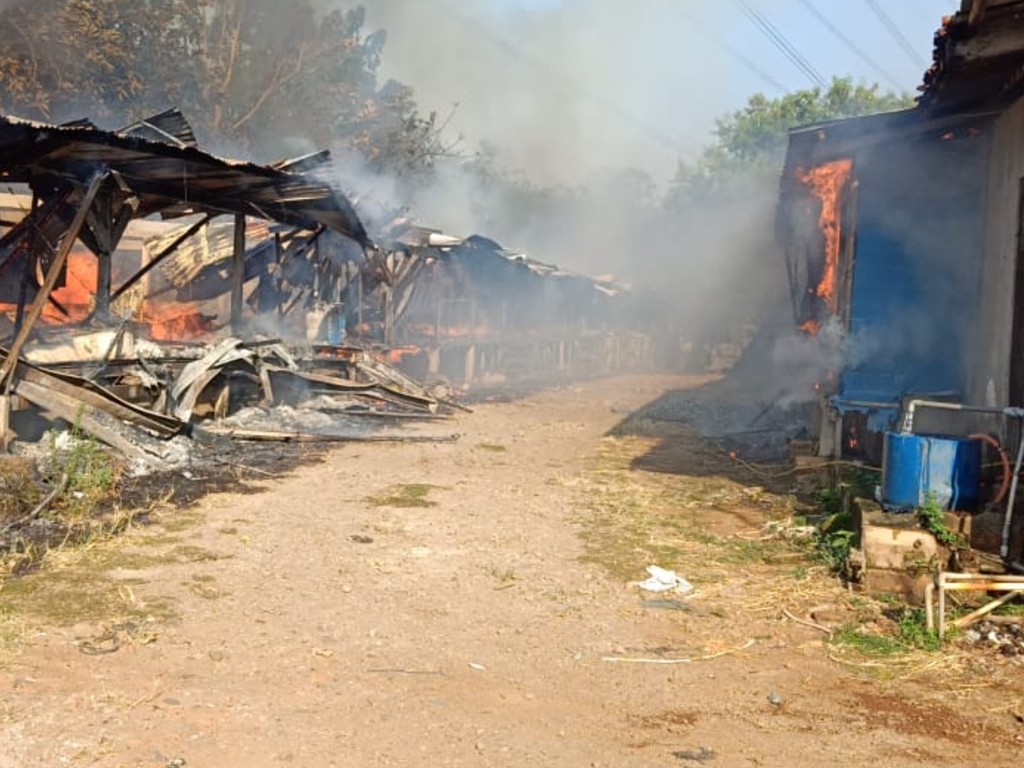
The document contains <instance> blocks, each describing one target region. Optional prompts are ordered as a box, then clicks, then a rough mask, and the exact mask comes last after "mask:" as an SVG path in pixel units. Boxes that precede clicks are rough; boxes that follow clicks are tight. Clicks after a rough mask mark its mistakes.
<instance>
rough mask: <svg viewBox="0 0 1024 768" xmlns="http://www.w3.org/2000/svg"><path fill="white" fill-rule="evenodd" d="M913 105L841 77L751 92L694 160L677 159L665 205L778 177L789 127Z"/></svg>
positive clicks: (720, 122)
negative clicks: (784, 90)
mask: <svg viewBox="0 0 1024 768" xmlns="http://www.w3.org/2000/svg"><path fill="white" fill-rule="evenodd" d="M911 106H913V98H912V97H911V96H910V95H908V94H894V93H890V92H884V93H883V92H881V91H880V90H879V87H878V86H877V85H870V86H868V85H860V84H855V83H854V82H853V80H852V79H850V78H839V77H836V78H833V79H832V84H831V85H830V86H829V88H828V89H827V90H822V89H821V88H813V89H809V90H803V91H794V92H793V93H789V94H786V95H785V96H782V97H779V98H776V99H769V98H767V97H766V96H764V95H763V94H760V93H758V94H755V95H753V96H751V97H750V98H749V99H748V101H747V104H746V106H745V107H744V108H743V109H740V110H738V111H736V112H733V113H732V114H731V115H728V116H726V117H723V118H720V119H719V120H718V121H716V124H715V130H714V136H715V141H714V142H712V143H711V144H710V145H708V146H707V147H706V148H705V149H704V151H703V152H702V153H701V155H700V157H698V158H697V160H696V161H695V162H692V163H685V162H680V164H679V167H678V169H677V171H676V175H675V177H674V178H673V180H672V183H671V185H670V193H669V196H668V198H667V202H668V205H669V207H670V208H671V207H676V208H678V207H680V206H686V205H692V204H694V203H695V202H697V201H700V200H707V199H708V196H709V195H711V196H716V195H720V194H723V193H724V194H726V195H734V194H737V193H742V190H743V189H745V188H747V187H748V186H749V184H750V183H751V181H752V180H754V179H758V178H760V179H765V178H771V177H777V176H778V173H779V170H780V169H781V167H782V162H783V159H784V155H785V150H786V140H787V137H788V134H789V131H790V129H792V128H795V127H797V126H800V125H808V124H811V123H817V122H822V121H826V120H837V119H843V118H850V117H860V116H862V115H868V114H875V113H879V112H891V111H893V110H897V109H904V108H907V107H911Z"/></svg>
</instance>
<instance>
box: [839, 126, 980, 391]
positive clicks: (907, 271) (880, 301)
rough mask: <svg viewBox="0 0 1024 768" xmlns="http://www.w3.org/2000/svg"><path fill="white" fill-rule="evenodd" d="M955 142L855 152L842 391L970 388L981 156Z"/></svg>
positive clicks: (978, 255)
mask: <svg viewBox="0 0 1024 768" xmlns="http://www.w3.org/2000/svg"><path fill="white" fill-rule="evenodd" d="M948 144H949V143H947V142H932V143H931V144H918V145H906V144H894V145H889V146H887V147H883V148H881V149H877V150H874V151H873V152H872V153H871V154H870V155H869V156H866V157H861V158H857V159H855V171H854V172H855V174H856V175H857V179H858V195H857V223H856V248H855V255H854V265H853V284H852V290H851V294H850V322H849V328H848V333H847V337H846V361H847V367H846V369H845V371H844V373H843V376H842V380H841V386H840V397H841V399H844V400H866V401H872V402H896V401H898V400H899V399H900V397H901V396H903V395H905V394H911V393H912V394H948V393H956V394H959V395H962V394H963V393H964V392H965V390H966V384H967V370H966V366H967V362H966V361H967V360H968V359H969V355H968V350H967V349H966V344H967V343H968V339H970V338H972V337H971V329H972V328H973V324H974V322H975V317H976V314H977V313H976V306H977V293H978V285H979V269H980V263H981V259H980V255H981V245H980V238H981V230H980V226H979V220H980V219H979V216H980V186H979V182H978V179H979V178H980V176H978V175H975V174H974V173H973V172H972V170H976V167H977V166H976V162H977V160H978V159H979V158H977V157H974V156H973V155H970V154H968V155H964V154H963V151H962V150H961V149H960V147H952V146H948ZM964 149H965V150H967V151H969V150H971V149H972V147H970V146H965V147H964Z"/></svg>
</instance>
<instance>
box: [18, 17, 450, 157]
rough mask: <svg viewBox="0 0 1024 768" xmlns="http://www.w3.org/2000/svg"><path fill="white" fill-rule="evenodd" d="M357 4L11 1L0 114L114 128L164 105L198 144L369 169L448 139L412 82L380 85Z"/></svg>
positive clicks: (433, 149)
mask: <svg viewBox="0 0 1024 768" xmlns="http://www.w3.org/2000/svg"><path fill="white" fill-rule="evenodd" d="M364 27H365V13H364V10H363V8H362V7H360V6H356V7H353V8H351V9H349V10H340V9H337V10H332V11H330V12H328V13H324V14H319V13H316V12H315V11H314V8H313V6H312V4H311V2H310V0H291V1H290V2H287V3H281V2H274V1H273V0H13V2H9V3H7V4H6V5H5V10H4V11H3V12H2V13H0V39H3V40H5V47H4V49H3V50H2V51H0V110H2V111H4V112H6V113H9V114H17V115H22V116H25V117H31V118H37V119H44V120H64V119H70V118H75V117H82V116H88V117H93V118H96V119H98V120H99V121H101V122H103V123H106V124H110V125H117V124H123V123H128V122H131V121H133V120H135V119H138V118H140V117H143V116H145V115H146V114H149V113H153V112H157V111H160V110H163V109H165V108H166V107H168V106H170V105H178V106H180V107H181V108H182V110H183V111H184V112H185V114H186V115H187V116H188V118H189V119H190V121H191V122H192V123H193V125H194V127H195V129H196V133H197V135H198V137H199V139H200V141H201V143H203V144H204V145H206V146H209V147H210V148H212V149H215V150H219V151H222V152H224V153H230V154H238V153H240V152H241V153H245V154H248V155H253V156H256V157H257V158H258V159H264V160H270V159H275V158H276V157H279V156H282V155H287V154H293V153H295V152H301V151H305V150H307V149H310V148H312V147H321V146H332V145H333V146H335V147H340V148H342V149H347V150H352V151H355V152H359V153H361V154H362V155H363V156H364V157H366V158H367V160H368V161H369V162H370V163H371V165H375V166H380V167H385V166H389V165H391V166H394V167H399V168H402V169H409V168H414V167H415V168H419V167H424V166H429V164H430V162H431V160H432V158H433V157H434V156H435V155H436V154H438V153H440V152H442V151H444V150H445V149H446V147H445V145H444V144H443V143H442V142H441V138H440V134H441V128H442V125H441V124H439V121H438V120H437V116H436V115H433V114H431V115H427V116H422V115H420V114H419V112H418V110H417V106H416V102H415V100H414V98H413V93H412V91H411V90H410V89H409V88H408V87H406V86H404V85H402V84H400V83H396V82H393V81H389V82H386V83H384V84H379V83H378V78H377V72H378V69H379V66H380V61H381V56H382V52H383V48H384V43H385V41H386V36H385V33H384V32H383V31H373V32H367V31H366V30H365V29H364Z"/></svg>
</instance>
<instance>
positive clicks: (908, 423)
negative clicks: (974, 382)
mask: <svg viewBox="0 0 1024 768" xmlns="http://www.w3.org/2000/svg"><path fill="white" fill-rule="evenodd" d="M919 407H924V408H932V409H935V410H940V411H970V412H972V413H998V414H1003V415H1005V416H1017V417H1021V416H1024V409H1021V408H1005V407H1004V408H998V407H995V406H985V405H968V404H965V403H947V402H944V401H942V400H918V399H915V400H911V401H910V402H909V403H907V412H906V413H905V414H904V415H903V426H902V428H901V430H900V431H901V432H903V434H905V435H909V434H911V433H912V432H913V431H914V412H915V411H916V410H917V409H918V408H919Z"/></svg>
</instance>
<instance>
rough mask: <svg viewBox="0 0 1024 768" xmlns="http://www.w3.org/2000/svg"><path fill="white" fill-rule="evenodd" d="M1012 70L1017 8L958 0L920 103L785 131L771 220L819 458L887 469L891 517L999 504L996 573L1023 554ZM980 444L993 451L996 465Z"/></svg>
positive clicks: (1020, 48) (1012, 3)
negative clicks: (806, 359) (812, 359)
mask: <svg viewBox="0 0 1024 768" xmlns="http://www.w3.org/2000/svg"><path fill="white" fill-rule="evenodd" d="M1022 72H1024V2H1020V0H964V2H963V4H962V7H961V9H960V10H959V12H958V13H956V14H955V15H953V16H952V17H949V18H947V19H945V20H944V21H943V25H942V27H941V29H939V31H938V33H937V34H936V38H935V52H934V63H933V65H932V67H931V68H930V69H929V70H928V72H927V73H926V74H925V77H924V84H923V86H922V87H921V95H920V97H919V98H918V103H917V105H916V107H914V108H913V109H909V110H905V111H900V112H894V113H888V114H880V115H873V116H868V117H861V118H854V119H849V120H839V121H834V122H827V123H822V124H818V125H810V126H805V127H802V128H798V129H796V130H794V131H792V132H791V134H790V139H789V148H788V154H787V158H786V165H785V169H784V172H783V178H782V186H781V195H780V205H779V208H778V217H777V228H778V235H779V239H780V242H781V243H782V245H783V247H784V250H785V254H786V263H787V270H788V276H789V282H790V290H791V297H792V311H793V321H794V324H795V325H796V326H798V327H799V328H801V329H802V332H803V333H804V334H806V339H807V341H808V343H809V344H810V345H812V346H813V347H814V348H815V349H816V350H817V352H818V354H819V357H820V360H819V365H820V368H821V372H820V375H819V376H818V384H817V389H818V394H819V409H818V418H817V419H816V424H815V427H816V429H815V433H816V434H815V437H816V438H817V441H818V453H819V454H820V455H821V456H830V457H840V456H847V457H851V458H859V459H865V460H867V461H869V462H871V463H875V464H881V465H882V468H883V472H884V476H883V482H882V485H881V488H880V495H881V500H882V501H883V503H885V504H886V505H887V506H889V507H890V508H898V507H904V508H907V507H910V508H912V507H920V506H922V505H923V504H924V502H925V500H926V499H927V498H928V497H929V495H930V494H934V495H935V496H936V497H937V498H938V500H939V501H941V502H942V503H943V504H945V505H946V506H947V507H948V508H951V509H961V510H976V509H984V508H990V509H991V508H998V509H1000V510H1001V511H1003V512H1004V513H1005V525H1003V524H1000V525H999V528H1000V529H1001V537H1000V536H999V534H997V539H998V538H1001V542H999V546H998V547H997V548H998V549H1000V551H1001V554H1002V555H1003V557H1004V559H1008V562H1011V561H1013V560H1015V559H1019V558H1020V557H1021V554H1022V553H1021V552H1020V551H1019V550H1020V543H1021V542H1020V539H1021V536H1020V535H1017V536H1016V541H1017V543H1016V544H1015V545H1014V544H1013V543H1012V541H1011V538H1010V532H1011V518H1012V515H1013V506H1014V496H1015V491H1016V486H1017V479H1016V478H1017V477H1018V476H1019V474H1020V470H1021V462H1020V458H1022V457H1024V450H1019V449H1018V446H1021V445H1024V442H1022V441H1024V438H1022V434H1024V428H1022V423H1024V421H1022V418H1021V417H1022V415H1024V412H1022V411H1020V410H1019V409H1020V408H1021V407H1022V406H1024V239H1022V238H1021V232H1022V231H1024V77H1022ZM980 442H985V443H989V444H998V445H999V448H998V451H999V455H1000V456H1001V457H1002V461H1001V462H1000V461H999V460H998V457H996V456H993V457H992V458H993V460H994V461H995V464H996V467H997V469H995V470H991V469H989V470H983V469H982V467H981V464H982V461H981V458H980V453H981V450H980V448H979V444H980ZM986 450H988V449H986ZM1007 453H1008V454H1009V455H1010V456H1014V455H1016V456H1017V457H1018V461H1017V464H1016V467H1014V469H1013V470H1011V469H1010V466H1009V463H1008V462H1007V460H1006V455H1007ZM922 457H923V458H922ZM943 457H944V458H943ZM911 465H913V466H911ZM986 473H988V474H986ZM1011 480H1012V483H1011ZM1011 486H1012V487H1011ZM1000 519H1001V520H1002V515H1000Z"/></svg>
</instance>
